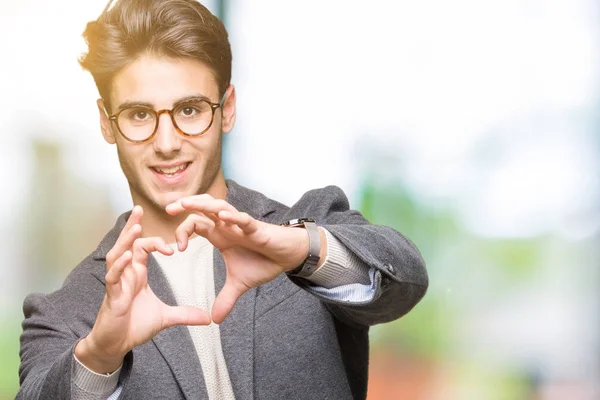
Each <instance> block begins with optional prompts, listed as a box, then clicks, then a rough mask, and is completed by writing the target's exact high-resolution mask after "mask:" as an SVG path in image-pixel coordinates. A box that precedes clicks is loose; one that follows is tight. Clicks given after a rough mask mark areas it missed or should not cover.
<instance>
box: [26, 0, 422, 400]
mask: <svg viewBox="0 0 600 400" xmlns="http://www.w3.org/2000/svg"><path fill="white" fill-rule="evenodd" d="M110 6H111V4H110V3H109V5H108V6H107V8H106V9H105V11H104V12H103V13H102V15H101V16H100V17H99V19H98V20H97V21H92V22H90V23H89V24H88V26H87V28H86V31H85V33H84V36H85V38H86V40H87V42H88V46H89V51H88V53H87V54H86V55H84V56H83V57H82V59H81V64H82V66H83V67H84V68H86V69H87V70H89V71H90V73H91V74H92V76H93V77H94V80H95V82H96V85H97V86H98V90H99V93H100V96H101V99H100V100H98V104H97V105H98V110H99V114H100V124H101V130H102V134H103V136H104V138H105V140H106V141H107V142H108V143H110V144H115V145H116V148H117V151H118V155H119V160H120V163H121V167H122V169H123V172H124V174H125V177H126V178H127V180H128V182H129V187H130V191H131V196H132V200H133V203H134V205H135V206H134V207H133V209H132V211H131V212H129V213H126V214H124V215H122V216H121V217H119V219H118V220H117V223H116V225H115V227H114V228H113V230H111V231H110V232H109V233H108V234H107V235H106V237H105V238H104V239H103V240H102V242H101V243H100V245H99V247H98V249H97V250H96V251H95V252H93V253H92V254H91V255H90V256H89V257H88V258H86V259H85V260H84V261H83V262H81V264H80V265H78V266H77V267H76V268H75V269H74V270H73V271H72V272H71V274H70V275H69V276H68V278H67V279H66V281H65V283H64V285H63V286H62V288H61V289H59V290H58V291H56V292H54V293H51V294H49V295H42V294H33V295H30V296H28V297H27V298H26V299H25V303H24V314H25V320H24V322H23V334H22V336H21V367H20V382H21V389H20V391H19V394H18V397H19V398H25V399H46V398H56V399H63V398H74V399H100V398H104V399H105V398H119V399H153V398H157V399H158V398H165V399H184V398H185V399H202V398H210V399H232V398H237V399H253V398H255V399H282V398H293V399H325V398H327V399H350V398H364V397H365V396H366V379H367V366H368V330H369V326H371V325H373V324H376V323H383V322H387V321H391V320H393V319H396V318H399V317H400V316H402V315H404V314H405V313H407V312H408V311H409V310H410V309H412V308H413V307H414V305H415V304H416V303H417V302H418V301H419V300H420V299H421V298H422V297H423V295H424V294H425V291H426V288H427V274H426V272H425V267H424V264H423V261H422V258H421V256H420V255H419V252H418V251H417V249H416V248H415V247H414V246H413V245H412V244H411V243H410V242H409V241H408V240H407V239H405V238H404V237H403V236H402V235H400V234H399V233H398V232H395V231H394V230H392V229H391V228H388V227H383V226H374V225H371V224H369V223H368V221H366V220H365V219H364V218H363V217H362V216H361V215H360V214H359V213H358V212H356V211H352V210H350V209H349V205H348V200H347V198H346V197H345V195H344V194H343V193H342V191H341V190H340V189H338V188H336V187H332V186H331V187H326V188H324V189H318V190H313V191H310V192H308V193H306V194H304V195H303V196H302V198H301V199H300V200H298V202H297V203H296V204H295V205H293V206H292V207H287V206H285V205H283V204H280V203H278V202H276V201H274V200H271V199H268V198H267V197H265V196H264V195H262V194H260V193H258V192H255V191H252V190H250V189H247V188H245V187H243V186H240V185H238V184H237V183H235V182H233V181H229V180H225V178H224V176H223V172H222V169H221V135H222V134H224V133H227V132H229V131H230V130H231V129H232V128H233V125H234V122H235V116H236V93H235V88H234V87H233V85H231V84H230V77H231V50H230V46H229V42H228V38H227V33H226V31H225V29H224V27H223V24H222V23H221V22H220V21H219V20H218V19H217V18H215V17H214V16H213V15H212V14H210V12H209V11H208V10H207V9H206V8H204V7H203V6H202V5H200V4H199V3H197V2H195V1H194V0H171V1H158V0H121V1H118V2H117V3H116V4H115V5H114V7H113V8H110ZM299 161H301V160H299ZM209 312H210V313H209Z"/></svg>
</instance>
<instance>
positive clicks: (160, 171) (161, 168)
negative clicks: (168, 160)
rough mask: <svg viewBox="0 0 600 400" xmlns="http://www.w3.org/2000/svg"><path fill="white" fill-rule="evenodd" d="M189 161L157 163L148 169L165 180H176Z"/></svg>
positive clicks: (188, 164) (186, 167)
mask: <svg viewBox="0 0 600 400" xmlns="http://www.w3.org/2000/svg"><path fill="white" fill-rule="evenodd" d="M190 164H191V162H184V163H179V164H174V165H168V166H167V165H157V166H154V167H150V169H151V170H152V171H153V172H154V173H155V174H157V175H158V176H159V177H161V178H163V179H166V180H176V179H177V178H178V177H180V176H182V175H183V173H184V172H185V171H186V170H187V169H188V167H189V166H190Z"/></svg>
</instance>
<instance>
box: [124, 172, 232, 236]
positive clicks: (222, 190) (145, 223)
mask: <svg viewBox="0 0 600 400" xmlns="http://www.w3.org/2000/svg"><path fill="white" fill-rule="evenodd" d="M203 193H207V194H209V195H211V196H212V197H214V198H215V199H225V198H226V197H227V185H226V184H225V179H224V178H223V175H222V174H219V176H218V177H217V179H215V180H214V181H213V183H212V184H211V185H210V187H209V188H208V189H207V190H206V191H204V192H203ZM199 194H201V193H199ZM134 204H139V205H141V206H142V208H143V210H144V215H143V217H142V236H143V237H160V238H162V239H163V240H164V241H165V242H166V243H175V242H176V238H175V231H176V229H177V228H178V227H179V225H181V224H182V223H183V221H184V220H185V219H186V218H187V216H188V215H190V213H182V214H179V215H175V216H173V215H169V214H167V212H166V211H165V208H164V207H161V206H159V205H158V204H154V203H150V202H147V201H136V199H135V198H134ZM165 206H166V204H165ZM192 236H195V235H192Z"/></svg>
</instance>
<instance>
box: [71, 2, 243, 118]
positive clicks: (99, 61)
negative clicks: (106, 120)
mask: <svg viewBox="0 0 600 400" xmlns="http://www.w3.org/2000/svg"><path fill="white" fill-rule="evenodd" d="M107 8H108V6H107ZM83 37H84V38H85V40H86V42H87V44H88V53H86V54H83V55H82V56H81V58H80V59H79V63H80V64H81V66H82V67H83V68H84V69H86V70H88V71H90V73H91V74H92V77H93V78H94V81H95V82H96V86H97V87H98V92H99V93H100V97H102V98H103V99H104V101H105V104H106V108H107V110H110V103H109V102H110V96H109V95H110V87H111V84H112V80H113V78H114V76H115V75H116V74H117V73H118V72H119V71H120V70H121V69H122V68H123V67H125V66H126V65H127V64H128V63H130V62H132V61H134V60H136V59H137V58H139V57H140V56H142V55H144V54H152V55H155V56H166V57H172V58H193V59H195V60H198V61H201V62H203V63H204V64H205V65H206V66H208V67H209V68H210V69H211V70H212V72H213V73H214V75H215V80H216V82H217V85H218V86H219V97H220V96H222V95H223V94H224V93H225V90H227V87H228V86H229V82H230V80H231V46H230V44H229V40H228V36H227V31H226V30H225V26H224V25H223V23H222V22H221V21H220V20H219V19H218V18H217V17H215V16H214V15H213V14H211V12H210V11H209V10H208V9H207V8H206V7H204V6H203V5H202V4H200V3H198V2H197V1H195V0H169V1H165V0H119V1H117V3H116V5H115V6H114V7H113V8H112V9H110V10H105V12H103V13H102V15H100V17H99V18H98V19H97V20H95V21H91V22H89V23H88V24H87V27H86V29H85V31H84V33H83Z"/></svg>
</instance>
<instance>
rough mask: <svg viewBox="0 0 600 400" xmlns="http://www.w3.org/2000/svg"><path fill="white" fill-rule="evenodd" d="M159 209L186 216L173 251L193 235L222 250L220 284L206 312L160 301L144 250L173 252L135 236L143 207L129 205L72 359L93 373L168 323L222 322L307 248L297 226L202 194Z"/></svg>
mask: <svg viewBox="0 0 600 400" xmlns="http://www.w3.org/2000/svg"><path fill="white" fill-rule="evenodd" d="M166 211H167V213H168V214H170V215H173V216H175V215H179V214H182V213H186V214H188V215H187V217H186V218H185V220H184V221H183V222H182V223H181V224H180V225H179V227H178V228H177V229H176V232H175V237H176V239H177V243H178V249H179V251H185V249H186V248H187V244H188V240H189V238H190V237H191V236H193V235H195V234H197V235H200V236H203V237H205V238H206V239H207V240H208V241H210V242H211V243H212V244H213V246H214V247H215V248H217V249H218V250H219V251H220V252H221V254H222V256H223V259H224V261H225V265H226V268H227V274H226V281H225V285H224V287H223V289H222V290H221V292H220V293H219V294H218V295H217V297H216V299H215V302H214V304H213V307H212V312H211V315H209V314H208V313H207V312H206V311H203V310H200V309H198V308H197V307H192V306H176V307H172V306H168V305H166V304H164V303H163V302H162V301H161V300H160V299H159V298H158V297H156V295H155V294H154V292H153V291H152V289H151V288H150V286H149V285H148V279H147V270H146V263H147V260H148V257H149V255H150V253H151V252H154V251H158V252H160V253H162V254H165V255H171V254H173V250H172V249H171V248H170V247H169V246H168V245H167V244H166V243H165V242H164V240H163V239H162V238H158V237H150V238H142V237H141V232H142V229H141V218H142V214H143V211H142V208H141V207H139V206H136V207H134V209H133V211H132V213H131V216H130V217H129V219H128V221H127V223H126V225H125V227H124V228H123V230H122V232H121V234H120V236H119V238H118V239H117V241H116V243H115V245H114V246H113V248H112V249H111V250H110V251H109V252H108V254H107V256H106V268H107V273H106V295H105V296H104V300H103V302H102V305H101V307H100V311H99V312H98V316H97V318H96V322H95V323H94V326H93V328H92V331H91V332H90V334H89V335H88V336H87V337H85V338H84V339H82V340H81V341H80V342H79V343H78V344H77V346H76V348H75V356H76V357H77V358H78V360H79V361H81V362H82V363H83V364H84V365H86V366H87V367H88V368H90V369H91V370H93V371H95V372H98V373H111V372H113V371H115V370H116V369H117V368H118V367H119V366H120V365H121V363H122V361H123V358H124V357H125V355H126V354H127V352H129V351H130V350H131V349H133V348H134V347H136V346H139V345H141V344H143V343H145V342H147V341H148V340H150V339H152V338H153V337H154V336H155V335H156V334H157V333H158V332H160V331H161V330H163V329H166V328H168V327H171V326H173V325H208V324H210V322H211V316H212V321H214V322H215V323H221V322H223V320H224V319H225V317H226V316H227V315H228V314H229V313H230V312H231V310H232V309H233V307H234V305H235V303H236V301H237V300H238V299H239V297H240V296H242V295H243V294H244V293H245V292H246V291H247V290H249V289H250V288H253V287H256V286H259V285H262V284H264V283H267V282H269V281H271V280H273V279H275V278H276V277H277V276H278V275H279V274H281V273H282V272H286V271H290V270H292V269H294V268H296V267H297V266H298V265H300V264H301V263H302V261H303V260H304V258H305V257H306V254H307V253H308V236H307V233H306V232H305V231H304V230H303V229H290V228H285V227H281V226H279V225H273V224H268V223H266V222H262V221H259V220H256V219H254V218H253V217H251V216H250V215H249V214H247V213H244V212H240V211H238V210H236V209H235V208H234V207H233V206H232V205H231V204H229V203H227V202H226V201H225V200H220V199H215V198H213V197H211V196H210V195H208V194H202V195H197V196H191V197H186V198H182V199H180V200H178V201H176V202H174V203H172V204H169V205H168V206H167V207H166ZM321 236H322V237H323V233H321ZM322 240H323V238H322Z"/></svg>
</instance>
